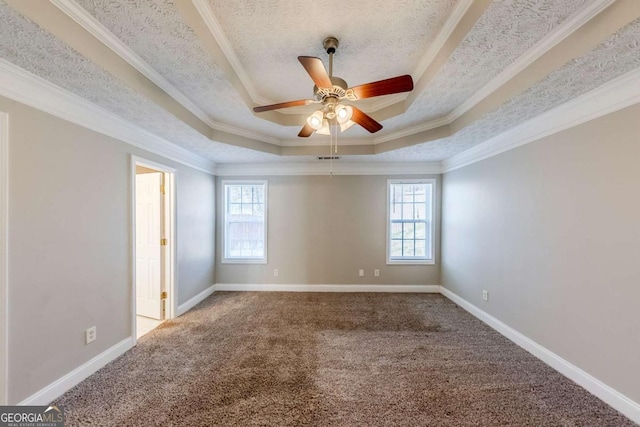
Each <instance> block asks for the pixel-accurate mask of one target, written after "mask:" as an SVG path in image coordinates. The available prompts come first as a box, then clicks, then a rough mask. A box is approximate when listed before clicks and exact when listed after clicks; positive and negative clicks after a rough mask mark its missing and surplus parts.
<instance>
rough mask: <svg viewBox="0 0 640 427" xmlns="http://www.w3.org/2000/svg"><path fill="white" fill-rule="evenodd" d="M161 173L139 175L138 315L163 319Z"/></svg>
mask: <svg viewBox="0 0 640 427" xmlns="http://www.w3.org/2000/svg"><path fill="white" fill-rule="evenodd" d="M161 185H162V173H161V172H156V173H144V174H137V175H136V313H137V314H139V315H140V316H146V317H151V318H153V319H162V318H163V310H162V308H163V307H162V304H163V300H162V297H161V294H162V246H161V239H162V192H161V188H160V187H161Z"/></svg>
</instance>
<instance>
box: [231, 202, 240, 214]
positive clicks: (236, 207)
mask: <svg viewBox="0 0 640 427" xmlns="http://www.w3.org/2000/svg"><path fill="white" fill-rule="evenodd" d="M240 206H241V205H240V203H232V204H231V206H229V213H230V214H231V215H240Z"/></svg>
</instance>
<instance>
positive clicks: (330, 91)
mask: <svg viewBox="0 0 640 427" xmlns="http://www.w3.org/2000/svg"><path fill="white" fill-rule="evenodd" d="M331 83H333V87H331V88H328V87H323V88H318V86H313V94H314V95H315V97H316V99H317V100H318V101H324V99H325V98H329V97H334V98H343V97H344V96H345V94H346V93H347V89H348V88H349V85H347V82H345V81H344V80H343V79H341V78H340V77H331Z"/></svg>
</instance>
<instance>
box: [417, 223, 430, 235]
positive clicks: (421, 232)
mask: <svg viewBox="0 0 640 427" xmlns="http://www.w3.org/2000/svg"><path fill="white" fill-rule="evenodd" d="M426 228H427V226H426V224H425V223H424V222H418V223H416V225H415V232H416V239H424V238H425V233H426Z"/></svg>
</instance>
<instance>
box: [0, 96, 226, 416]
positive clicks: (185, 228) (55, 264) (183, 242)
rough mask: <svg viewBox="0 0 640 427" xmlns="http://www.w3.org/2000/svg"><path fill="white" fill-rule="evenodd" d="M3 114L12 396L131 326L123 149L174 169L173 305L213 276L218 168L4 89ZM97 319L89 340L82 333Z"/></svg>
mask: <svg viewBox="0 0 640 427" xmlns="http://www.w3.org/2000/svg"><path fill="white" fill-rule="evenodd" d="M0 111H4V112H7V113H9V121H10V139H9V169H10V170H9V230H10V232H9V396H8V397H9V403H17V402H20V401H22V400H24V399H25V398H27V397H29V396H31V395H32V394H33V393H35V392H37V391H39V390H41V389H42V388H43V387H45V386H47V385H49V384H50V383H52V382H53V381H55V380H57V379H58V378H60V377H62V376H63V375H65V374H67V373H69V372H70V371H72V370H73V369H75V368H77V367H79V366H80V365H82V364H83V363H85V362H87V361H88V360H90V359H91V358H93V357H95V356H96V355H98V354H100V353H102V352H103V351H105V350H107V349H108V348H110V347H111V346H113V345H115V344H116V343H118V342H120V341H122V340H124V339H126V338H127V337H130V336H131V295H132V283H131V260H130V258H131V240H130V230H131V218H130V210H131V206H130V205H131V203H130V195H131V193H130V192H131V182H130V174H131V154H134V155H136V156H140V157H143V158H146V159H149V160H153V161H156V162H159V163H162V164H166V165H167V166H170V167H173V168H176V170H177V171H176V185H177V189H176V192H177V211H176V217H177V230H176V233H177V289H178V303H182V302H184V301H187V300H188V299H189V298H191V297H193V296H194V295H196V294H198V293H199V292H201V291H202V290H204V289H206V288H207V287H209V286H211V285H212V284H213V267H214V265H213V258H214V244H213V239H214V190H215V180H214V177H213V176H211V175H208V174H206V173H203V172H199V171H196V170H194V169H192V168H189V167H186V166H184V165H182V164H179V163H176V162H173V161H170V160H167V159H163V158H162V157H160V156H157V155H154V154H151V153H148V152H145V151H143V150H139V149H136V148H134V147H132V146H130V145H127V144H124V143H122V142H119V141H117V140H114V139H112V138H108V137H106V136H103V135H100V134H97V133H95V132H92V131H89V130H87V129H84V128H82V127H79V126H76V125H73V124H70V123H68V122H65V121H63V120H60V119H57V118H55V117H52V116H50V115H48V114H45V113H42V112H39V111H37V110H34V109H31V108H29V107H26V106H24V105H22V104H18V103H15V102H13V101H10V100H7V99H4V98H0ZM94 325H95V326H97V337H98V338H97V340H96V341H95V342H94V343H92V344H90V345H85V343H84V331H85V329H87V328H89V327H91V326H94Z"/></svg>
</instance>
